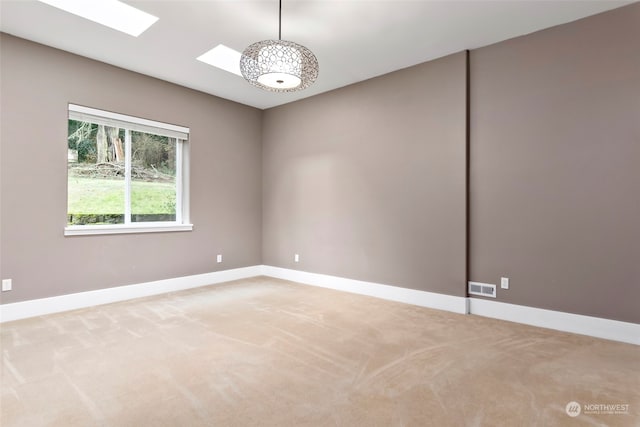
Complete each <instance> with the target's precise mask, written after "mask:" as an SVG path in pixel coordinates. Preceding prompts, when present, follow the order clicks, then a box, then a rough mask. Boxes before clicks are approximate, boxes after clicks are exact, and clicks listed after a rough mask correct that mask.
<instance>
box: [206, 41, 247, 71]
mask: <svg viewBox="0 0 640 427" xmlns="http://www.w3.org/2000/svg"><path fill="white" fill-rule="evenodd" d="M241 55H242V54H241V53H240V52H238V51H237V50H234V49H231V48H230V47H227V46H225V45H223V44H219V45H218V46H216V47H214V48H213V49H211V50H210V51H208V52H205V53H203V54H202V55H200V56H198V58H197V59H198V61H202V62H204V63H205V64H209V65H213V66H214V67H217V68H220V69H222V70H225V71H228V72H230V73H233V74H236V75H238V76H242V72H240V56H241Z"/></svg>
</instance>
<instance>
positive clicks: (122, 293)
mask: <svg viewBox="0 0 640 427" xmlns="http://www.w3.org/2000/svg"><path fill="white" fill-rule="evenodd" d="M260 275H264V276H269V277H274V278H279V279H285V280H291V281H293V282H297V283H301V284H306V285H313V286H319V287H323V288H329V289H335V290H338V291H344V292H350V293H355V294H361V295H368V296H372V297H377V298H381V299H386V300H390V301H397V302H403V303H406V304H413V305H418V306H421V307H428V308H435V309H439V310H445V311H451V312H454V313H460V314H466V313H469V314H474V315H478V316H484V317H491V318H494V319H501V320H507V321H510V322H516V323H523V324H527V325H532V326H538V327H542V328H549V329H555V330H559V331H564V332H572V333H576V334H581V335H588V336H592V337H596V338H604V339H608V340H613V341H621V342H626V343H629V344H636V345H640V325H639V324H636V323H627V322H620V321H617V320H610V319H602V318H598V317H590V316H583V315H579V314H572V313H564V312H560V311H552V310H545V309H541V308H533V307H526V306H522V305H515V304H508V303H504V302H498V301H489V300H485V299H479V298H465V297H457V296H452V295H444V294H438V293H434V292H425V291H418V290H415V289H407V288H400V287H396V286H389V285H383V284H380V283H371V282H364V281H360V280H353V279H345V278H342V277H336V276H329V275H325V274H316V273H308V272H304V271H298V270H290V269H286V268H280V267H272V266H268V265H255V266H251V267H244V268H236V269H232V270H223V271H216V272H213V273H205V274H196V275H193V276H185V277H177V278H173V279H166V280H157V281H154V282H147V283H140V284H136V285H127V286H118V287H114V288H107V289H100V290H96V291H88V292H81V293H76V294H69V295H61V296H57V297H51V298H42V299H36V300H30V301H22V302H16V303H10V304H2V305H0V322H8V321H11V320H19V319H25V318H28V317H35V316H42V315H45V314H51V313H59V312H63V311H69V310H76V309H79V308H86V307H92V306H96V305H102V304H109V303H112V302H118V301H125V300H130V299H134V298H140V297H147V296H152V295H159V294H164V293H167V292H175V291H181V290H185V289H192V288H197V287H201V286H207V285H213V284H217V283H222V282H228V281H231V280H238V279H246V278H249V277H255V276H260Z"/></svg>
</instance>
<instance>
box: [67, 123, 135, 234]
mask: <svg viewBox="0 0 640 427" xmlns="http://www.w3.org/2000/svg"><path fill="white" fill-rule="evenodd" d="M68 130H69V134H68V135H69V137H68V162H67V169H68V178H67V186H68V187H67V224H69V225H85V224H90V225H94V224H123V223H124V194H125V187H124V185H125V181H124V175H125V169H124V167H125V158H124V156H125V151H124V130H123V129H119V128H117V127H110V126H104V125H97V124H95V123H89V122H82V121H77V120H69V124H68Z"/></svg>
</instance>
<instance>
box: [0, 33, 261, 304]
mask: <svg viewBox="0 0 640 427" xmlns="http://www.w3.org/2000/svg"><path fill="white" fill-rule="evenodd" d="M1 37H2V38H1V43H2V50H1V55H2V56H1V73H2V74H1V75H2V79H1V83H0V84H1V86H0V90H1V94H2V97H1V104H0V107H1V118H2V123H1V133H0V141H1V146H0V150H1V183H0V190H1V195H2V196H1V202H2V206H1V229H0V231H1V233H2V234H1V239H0V240H1V258H2V259H1V265H0V270H1V271H0V276H1V277H2V278H12V279H13V288H14V289H13V290H12V291H11V292H3V293H2V294H1V298H2V302H3V303H9V302H15V301H21V300H28V299H34V298H42V297H48V296H54V295H61V294H68V293H74V292H82V291H89V290H93V289H99V288H106V287H111V286H118V285H127V284H131V283H141V282H146V281H151V280H157V279H166V278H172V277H178V276H184V275H192V274H197V273H205V272H211V271H215V270H217V269H228V268H234V267H243V266H249V265H256V264H260V263H261V184H260V180H261V156H262V152H261V144H260V129H261V114H262V113H261V112H260V110H257V109H254V108H250V107H246V106H242V105H239V104H236V103H233V102H229V101H225V100H222V99H219V98H215V97H213V96H210V95H206V94H203V93H199V92H196V91H192V90H189V89H185V88H182V87H179V86H176V85H173V84H169V83H166V82H163V81H160V80H156V79H153V78H150V77H146V76H143V75H140V74H136V73H133V72H129V71H125V70H122V69H119V68H115V67H112V66H108V65H106V64H103V63H99V62H96V61H92V60H89V59H86V58H82V57H79V56H75V55H71V54H68V53H65V52H62V51H59V50H55V49H52V48H49V47H45V46H42V45H38V44H34V43H31V42H28V41H25V40H21V39H18V38H14V37H12V36H8V35H5V34H3V35H1ZM69 102H72V103H76V104H80V105H86V106H90V107H95V108H100V109H105V110H110V111H116V112H120V113H124V114H130V115H134V116H139V117H145V118H149V119H154V120H159V121H166V122H169V123H176V124H179V125H183V126H188V127H190V128H191V142H190V145H191V175H190V177H191V219H192V222H193V223H194V225H195V226H194V230H193V231H192V232H180V233H161V234H157V233H150V234H135V235H132V234H125V235H110V236H105V235H103V236H78V237H64V236H63V229H64V227H65V224H66V185H67V184H66V179H67V172H66V155H67V154H66V152H67V149H66V145H67V141H66V139H67V103H69ZM217 253H222V254H223V255H224V263H222V264H216V262H215V255H216V254H217Z"/></svg>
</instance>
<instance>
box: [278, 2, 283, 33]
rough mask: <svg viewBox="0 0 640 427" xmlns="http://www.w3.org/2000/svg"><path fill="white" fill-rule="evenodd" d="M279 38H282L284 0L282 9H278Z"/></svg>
mask: <svg viewBox="0 0 640 427" xmlns="http://www.w3.org/2000/svg"><path fill="white" fill-rule="evenodd" d="M278 40H282V0H280V9H279V10H278Z"/></svg>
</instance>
